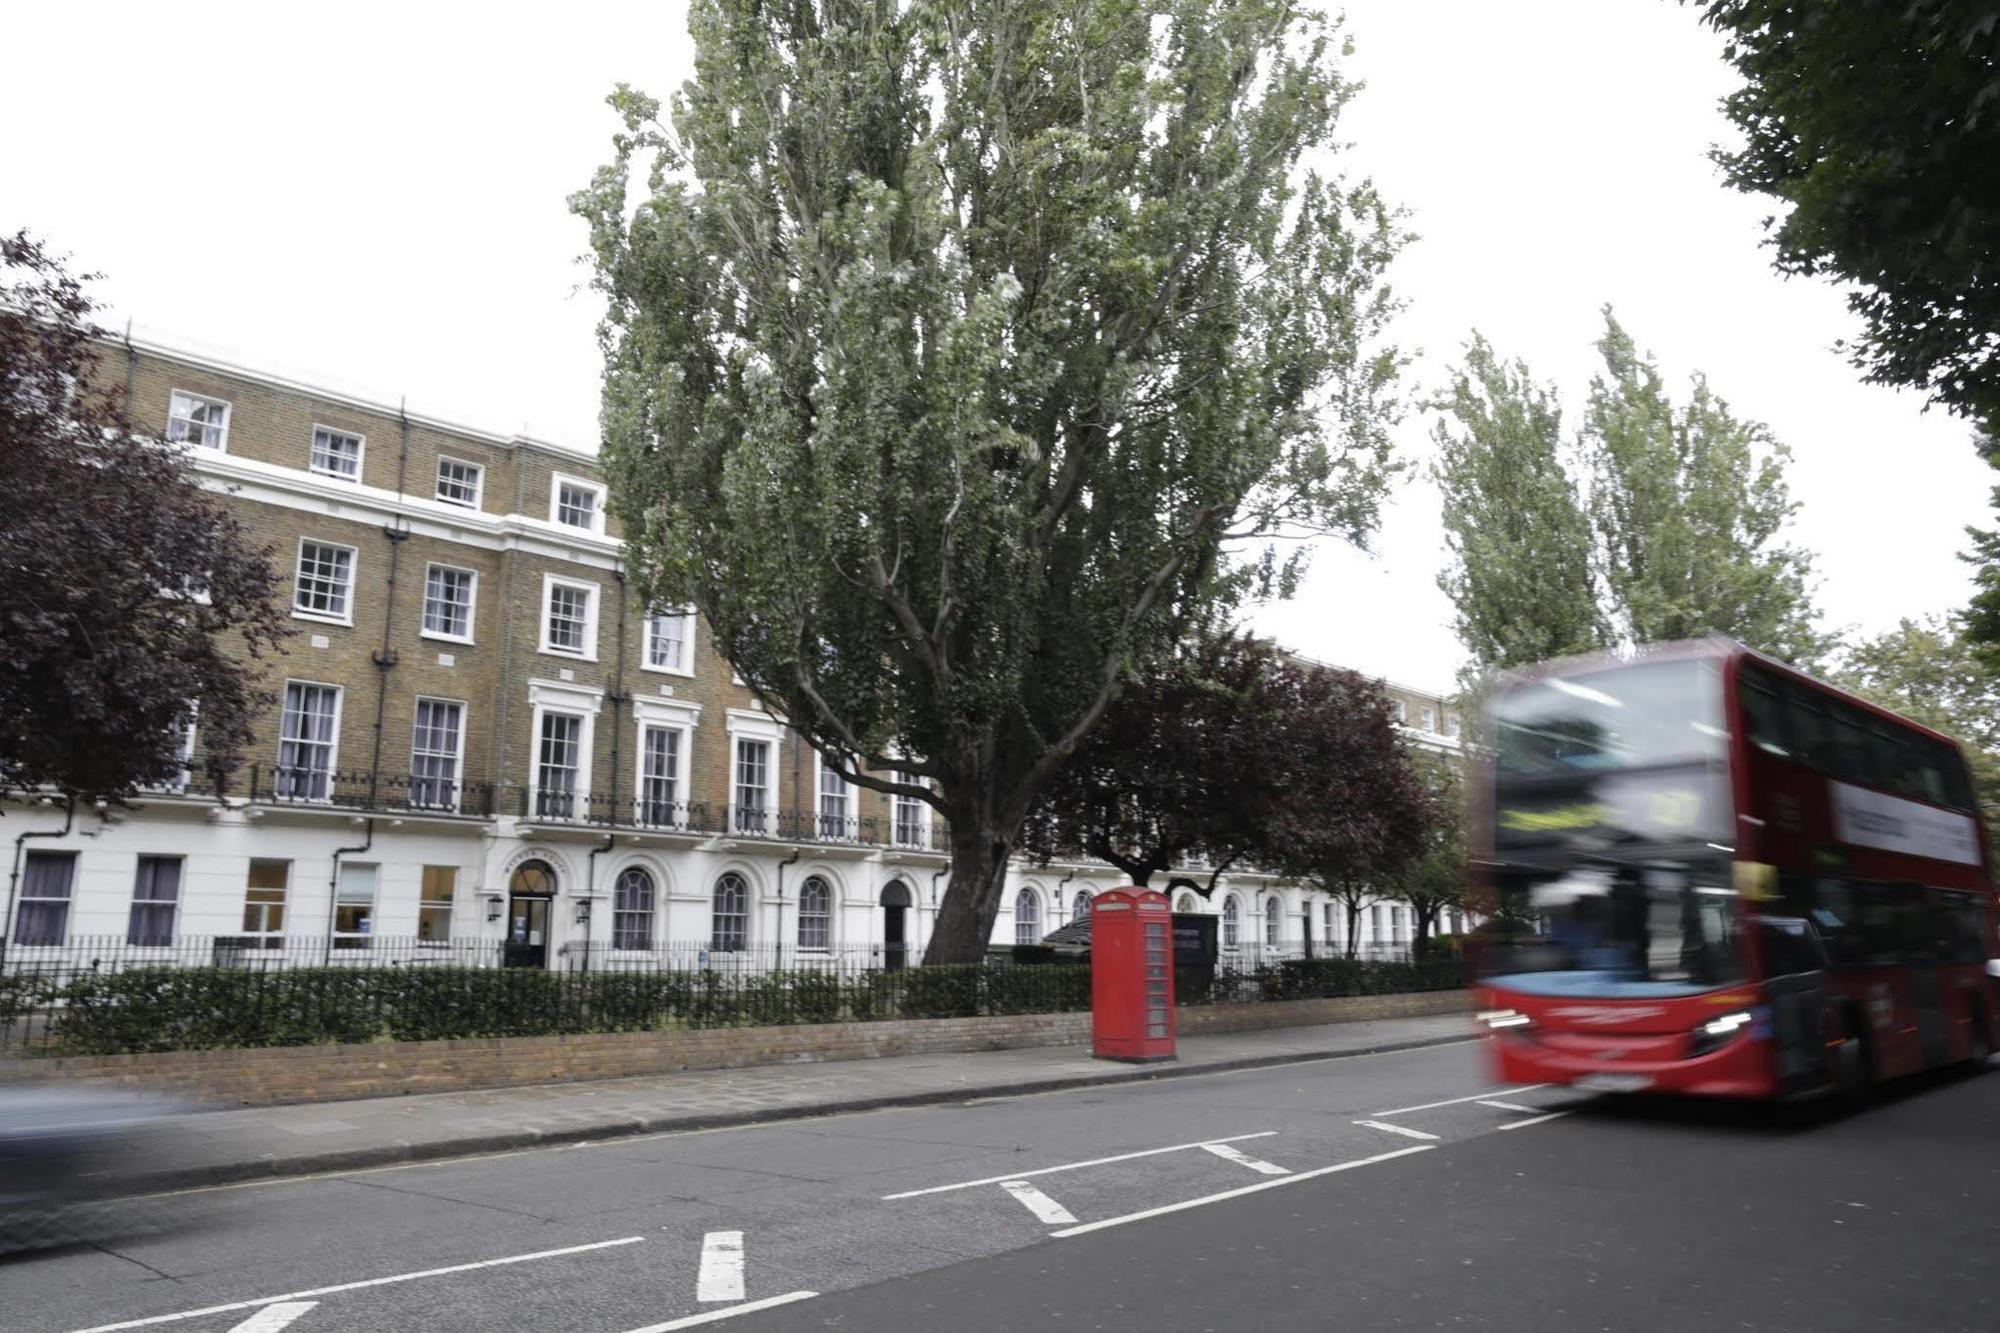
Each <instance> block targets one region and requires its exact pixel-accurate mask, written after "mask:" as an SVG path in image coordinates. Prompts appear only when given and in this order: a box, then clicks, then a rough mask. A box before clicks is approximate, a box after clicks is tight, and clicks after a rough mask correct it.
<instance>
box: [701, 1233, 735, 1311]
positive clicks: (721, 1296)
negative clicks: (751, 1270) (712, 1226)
mask: <svg viewBox="0 0 2000 1333" xmlns="http://www.w3.org/2000/svg"><path fill="white" fill-rule="evenodd" d="M694 1298H695V1299H696V1300H698V1301H704V1302H706V1301H740V1300H742V1299H743V1233H742V1232H740V1231H711V1232H709V1233H708V1234H707V1235H706V1236H703V1237H702V1240H701V1274H700V1276H699V1277H697V1278H696V1279H695V1284H694Z"/></svg>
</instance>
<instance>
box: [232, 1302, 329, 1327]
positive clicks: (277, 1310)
mask: <svg viewBox="0 0 2000 1333" xmlns="http://www.w3.org/2000/svg"><path fill="white" fill-rule="evenodd" d="M318 1304H319V1302H318V1301H284V1302H281V1303H279V1304H277V1305H267V1306H265V1307H264V1308H263V1309H261V1310H259V1311H258V1312H257V1313H256V1314H253V1315H251V1316H250V1317H249V1318H248V1319H246V1320H244V1321H243V1322H242V1323H240V1324H238V1325H237V1326H236V1327H235V1328H232V1329H230V1330H229V1333H278V1330H279V1329H281V1328H283V1327H285V1326H286V1325H287V1324H289V1323H291V1322H292V1321H293V1320H294V1319H297V1318H298V1317H299V1316H300V1315H302V1314H304V1313H305V1312H306V1311H308V1310H310V1309H312V1308H313V1307H314V1306H315V1305H318Z"/></svg>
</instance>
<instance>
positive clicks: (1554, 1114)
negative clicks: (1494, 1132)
mask: <svg viewBox="0 0 2000 1333" xmlns="http://www.w3.org/2000/svg"><path fill="white" fill-rule="evenodd" d="M1568 1114H1569V1112H1568V1111H1551V1112H1549V1113H1548V1114H1547V1115H1538V1116H1536V1117H1535V1118H1534V1119H1532V1120H1510V1121H1508V1122H1507V1123H1506V1124H1504V1125H1502V1126H1500V1128H1502V1129H1526V1128H1527V1127H1528V1126H1529V1125H1543V1124H1547V1123H1548V1122H1549V1121H1551V1120H1560V1119H1562V1118H1563V1117H1564V1116H1566V1115H1568Z"/></svg>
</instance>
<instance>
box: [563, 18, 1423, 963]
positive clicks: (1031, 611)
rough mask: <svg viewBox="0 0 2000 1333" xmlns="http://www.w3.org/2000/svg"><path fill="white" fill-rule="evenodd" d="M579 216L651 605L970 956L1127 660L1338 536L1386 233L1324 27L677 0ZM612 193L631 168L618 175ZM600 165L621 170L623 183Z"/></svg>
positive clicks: (1374, 377)
mask: <svg viewBox="0 0 2000 1333" xmlns="http://www.w3.org/2000/svg"><path fill="white" fill-rule="evenodd" d="M689 29H690V33H691V35H692V38H693V43H694V57H695V60H694V63H695V76H694V78H693V79H692V80H691V81H689V82H688V83H687V84H685V85H684V86H683V87H682V89H681V90H680V92H679V94H678V96H676V97H675V98H674V99H673V100H672V103H671V107H670V108H663V107H662V106H661V104H660V103H659V102H657V101H656V100H654V99H653V98H650V97H648V96H645V95H643V94H641V93H639V92H636V91H632V90H630V89H620V90H619V91H618V92H617V93H616V94H615V95H614V96H613V98H612V101H613V104H614V105H615V107H616V108H617V110H618V111H619V112H620V113H621V115H622V117H623V124H624V128H623V130H622V132H621V133H620V134H619V135H618V136H617V137H616V139H615V141H614V156H613V160H612V161H611V163H610V164H609V165H608V166H606V167H605V168H603V169H602V170H601V171H600V172H599V173H598V175H597V176H596V177H595V179H594V180H593V182H592V184H591V185H590V186H589V188H587V189H586V190H584V191H582V192H580V193H579V194H578V195H577V196H576V198H575V200H574V206H575V208H576V209H577V211H578V212H579V213H580V214H581V215H582V216H583V217H584V218H585V219H586V220H587V221H588V223H589V224H590V228H591V238H592V249H593V254H594V257H595V264H596V274H597V281H598V285H599V287H600V288H601V290H602V291H603V293H604V294H605V296H606V297H607V299H608V303H609V311H608V315H607V318H606V321H605V323H604V326H603V332H602V343H603V353H604V358H605V385H604V407H603V418H604V431H605V459H606V464H607V468H608V471H609V476H610V480H611V484H612V493H613V504H614V505H615V507H616V510H617V512H618V513H619V514H620V515H621V517H622V518H623V520H624V522H625V524H626V527H627V532H628V533H629V534H630V535H629V538H628V540H629V542H630V546H631V552H632V558H633V566H634V569H635V571H636V573H637V575H638V578H639V581H640V583H641V584H642V585H643V589H644V591H645V592H646V594H647V595H649V596H650V597H652V598H655V599H657V600H658V601H660V602H663V603H664V602H671V603H675V604H689V605H692V606H694V607H696V608H697V609H698V610H699V611H700V612H701V613H702V615H703V616H704V617H705V618H706V619H707V620H708V621H709V623H710V624H711V625H712V626H713V629H714V634H715V638H716V646H717V647H718V649H719V650H720V651H721V652H722V653H723V654H724V655H725V656H726V657H728V658H729V660H730V661H731V662H732V663H733V664H734V666H735V668H736V670H737V671H738V673H740V675H741V677H742V678H743V680H744V681H745V683H746V684H747V685H748V686H749V687H750V688H751V689H752V690H753V691H754V692H755V693H756V694H757V695H758V696H759V697H760V698H762V699H763V700H764V701H766V702H767V703H769V704H770V705H771V706H772V707H773V708H775V709H777V710H778V711H780V712H782V713H783V715H784V716H785V717H786V718H787V719H788V720H789V721H790V723H791V724H792V725H793V726H795V727H797V728H798V729H799V730H800V731H801V732H802V733H803V734H804V735H805V736H806V737H807V738H808V739H809V740H810V742H811V743H812V744H813V745H815V746H816V747H818V748H819V749H820V750H821V752H822V753H823V754H825V755H826V756H828V758H829V759H830V760H831V761H832V762H833V763H834V764H835V765H836V766H837V767H838V768H839V769H840V770H841V771H842V772H843V773H845V774H846V775H847V776H848V777H849V778H850V779H852V780H853V781H855V782H858V783H859V784H860V785H862V786H864V787H868V788H872V789H874V790H877V791H891V792H898V793H902V794H906V795H910V796H914V797H917V798H919V799H922V800H924V801H927V802H928V803H930V804H931V805H932V806H933V807H935V808H936V809H937V810H938V811H940V812H941V813H942V814H943V815H944V816H945V817H946V818H947V820H948V821H949V826H950V852H951V879H950V885H949V888H948V890H947V893H946V895H945V899H944V902H943V904H942V908H941V911H940V913H939V917H938V921H937V924H936V928H935V931H934V933H933V935H932V940H931V946H930V950H929V954H928V958H929V959H930V960H931V961H937V962H945V961H962V960H966V959H970V958H976V957H978V956H979V955H980V954H981V953H982V951H983V950H984V948H985V945H986V941H987V939H988V937H989V935H990V932H991V930H992V925H993V921H994V918H995V916H996V913H997V912H998V909H999V906H1000V897H1001V888H1002V885H1003V882H1004V877H1005V873H1006V866H1007V862H1008V858H1009V856H1010V855H1011V854H1012V852H1013V851H1014V849H1015V846H1016V844H1017V841H1018V839H1019V836H1020V828H1021V825H1022V821H1023V818H1024V817H1025V815H1026V813H1027V811H1028V809H1029V807H1030V805H1031V803H1032V802H1033V801H1034V799H1035V797H1036V795H1037V794H1038V793H1039V792H1040V791H1041V790H1042V789H1043V788H1044V787H1045V786H1046V785H1047V784H1048V782H1049V781H1050V779H1051V778H1052V777H1053V776H1054V775H1055V773H1056V772H1057V770H1058V769H1059V768H1060V767H1061V766H1062V764H1063V763H1064V761H1065V759H1066V758H1067V757H1068V756H1069V754H1070V753H1071V752H1072V751H1073V750H1074V749H1075V747H1076V746H1077V744H1078V743H1079V742H1080V741H1081V740H1082V739H1083V738H1084V737H1085V736H1087V735H1088V734H1089V733H1090V731H1091V729H1092V728H1093V727H1094V726H1096V725H1097V723H1098V721H1099V719H1100V718H1101V717H1102V715H1103V713H1104V710H1105V709H1106V707H1107V706H1108V705H1109V704H1110V702H1111V700H1112V698H1113V697H1114V695H1115V694H1116V693H1117V691H1118V689H1119V688H1120V684H1121V682H1122V681H1123V680H1124V679H1126V678H1127V677H1128V675H1129V674H1131V673H1133V672H1136V671H1140V670H1143V669H1145V668H1146V667H1147V665H1148V664H1150V663H1152V662H1155V661H1157V660H1158V659H1160V658H1161V657H1162V656H1163V655H1165V654H1166V653H1168V652H1169V651H1170V650H1171V648H1172V646H1173V645H1174V644H1175V643H1176V642H1178V641H1179V640H1180V639H1181V638H1182V637H1183V636H1184V635H1185V634H1187V633H1188V632H1190V631H1191V630H1192V629H1194V628H1197V627H1200V626H1202V625H1205V624H1207V623H1209V622H1210V621H1211V620H1212V619H1213V618H1214V616H1215V614H1216V613H1217V611H1218V609H1219V608H1224V607H1227V606H1229V605H1231V604H1233V603H1235V602H1236V601H1238V600H1239V599H1240V598H1241V597H1243V596H1244V595H1246V594H1250V593H1260V594H1261V593H1270V592H1284V591H1287V590H1289V588H1290V587H1291V586H1292V584H1293V583H1294V581H1295V576H1296V572H1297V560H1296V551H1297V548H1296V547H1294V548H1292V553H1291V554H1285V553H1283V552H1281V551H1280V550H1279V549H1277V548H1276V547H1275V546H1274V545H1273V543H1274V542H1276V541H1278V540H1280V539H1284V538H1290V537H1298V536H1305V535H1311V534H1320V533H1337V534H1341V535H1343V536H1346V537H1348V538H1351V539H1354V540H1360V539H1361V538H1362V537H1363V536H1364V534H1365V533H1366V532H1367V531H1368V530H1369V529H1370V528H1371V527H1372V526H1373V524H1374V523H1375V521H1376V516H1377V508H1378V503H1379V500H1380V497H1381V495H1382V492H1383V488H1384V484H1385V478H1386V476H1387V473H1388V471H1389V470H1390V453H1389V443H1388V437H1387V427H1388V425H1389V423H1390V421H1391V418H1392V415H1393V408H1394V403H1393V390H1394V384H1395V379H1396V375H1397V371H1398V368H1399V358H1398V357H1397V356H1396V354H1395V353H1394V352H1393V351H1391V350H1389V349H1387V348H1386V347H1384V346H1383V345H1382V344H1381V343H1380V342H1379V338H1378V335H1379V333H1380V331H1381V328H1382V325H1383V323H1384V321H1385V320H1386V318H1387V317H1388V315H1389V314H1390V313H1391V311H1392V302H1391V299H1390V297H1389V294H1388V292H1387V289H1386V288H1385V286H1384V284H1383V280H1382V273H1383V269H1384V267H1385V265H1386V264H1387V263H1388V262H1389V260H1390V258H1391V256H1392V255H1393V253H1394V251H1395V249H1396V247H1397V244H1398V241H1399V231H1398V227H1397V225H1396V222H1395V219H1394V216H1393V214H1392V212H1391V210H1389V209H1388V208H1386V207H1385V206H1384V204H1383V203H1382V201H1381V200H1380V199H1379V198H1378V197H1377V195H1376V193H1375V191H1374V190H1373V188H1372V187H1371V186H1369V185H1368V184H1367V183H1366V182H1356V181H1345V180H1342V179H1341V178H1340V177H1339V175H1338V174H1337V169H1338V165H1339V163H1338V152H1337V149H1338V145H1337V142H1336V138H1335V127H1336V121H1337V119H1338V115H1339V112H1340V110H1341V108H1342V107H1343V105H1344V104H1345V103H1346V102H1347V100H1348V98H1349V97H1350V96H1351V95H1352V94H1353V92H1354V85H1352V84H1351V83H1349V82H1348V81H1347V80H1346V79H1345V78H1344V77H1343V75H1342V74H1341V73H1340V71H1339V69H1338V67H1337V60H1338V57H1339V55H1340V53H1341V50H1342V44H1341V38H1340V35H1339V33H1338V31H1337V30H1336V27H1335V25H1334V24H1333V23H1331V22H1329V21H1328V20H1326V19H1324V18H1323V17H1321V16H1319V15H1318V14H1316V13H1314V12H1311V11H1304V10H1301V9H1299V8H1298V7H1295V6H1293V5H1290V4H1288V3H1280V2H1276V0H1062V2H1061V3H1058V2H1057V0H957V2H952V0H944V2H940V3H924V4H914V5H913V4H902V3H893V2H892V0H873V2H867V0H864V2H863V3H842V4H833V3H812V2H811V0H793V2H791V3H780V4H767V3H753V0H696V3H695V4H694V5H693V7H692V12H691V17H690V22H689ZM635 187H636V188H635ZM635 196H636V197H635Z"/></svg>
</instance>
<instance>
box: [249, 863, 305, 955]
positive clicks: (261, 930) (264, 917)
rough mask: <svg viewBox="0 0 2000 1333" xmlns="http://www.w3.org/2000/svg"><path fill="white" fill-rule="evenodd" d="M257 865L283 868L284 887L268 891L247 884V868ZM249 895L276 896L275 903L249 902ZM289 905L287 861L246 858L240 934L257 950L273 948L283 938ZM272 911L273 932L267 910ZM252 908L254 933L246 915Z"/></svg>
mask: <svg viewBox="0 0 2000 1333" xmlns="http://www.w3.org/2000/svg"><path fill="white" fill-rule="evenodd" d="M259 861H264V862H267V863H269V864H271V865H281V866H283V867H284V868H285V883H284V887H282V888H278V889H271V888H268V887H261V886H257V885H253V884H251V883H250V868H251V866H253V865H255V864H256V863H257V862H259ZM253 893H276V894H277V895H278V900H277V901H276V902H275V903H274V902H271V901H270V900H269V899H265V898H254V899H253V898H252V897H251V896H250V895H251V894H253ZM291 905H292V863H291V862H290V861H289V860H286V859H284V858H282V857H276V856H253V857H250V858H249V859H248V862H247V863H246V864H245V865H244V867H243V930H242V932H241V933H242V934H243V935H245V936H247V937H248V938H250V939H253V940H256V941H257V945H256V947H257V948H260V949H268V948H276V947H277V946H278V944H279V943H281V942H282V941H283V940H284V938H285V917H286V914H287V913H288V912H289V911H290V910H291ZM273 907H275V908H277V909H278V924H277V926H276V928H273V927H272V926H271V909H272V908H273ZM253 908H254V909H255V910H256V913H257V921H258V923H259V926H258V929H256V930H252V929H250V913H251V910H252V909H253Z"/></svg>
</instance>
